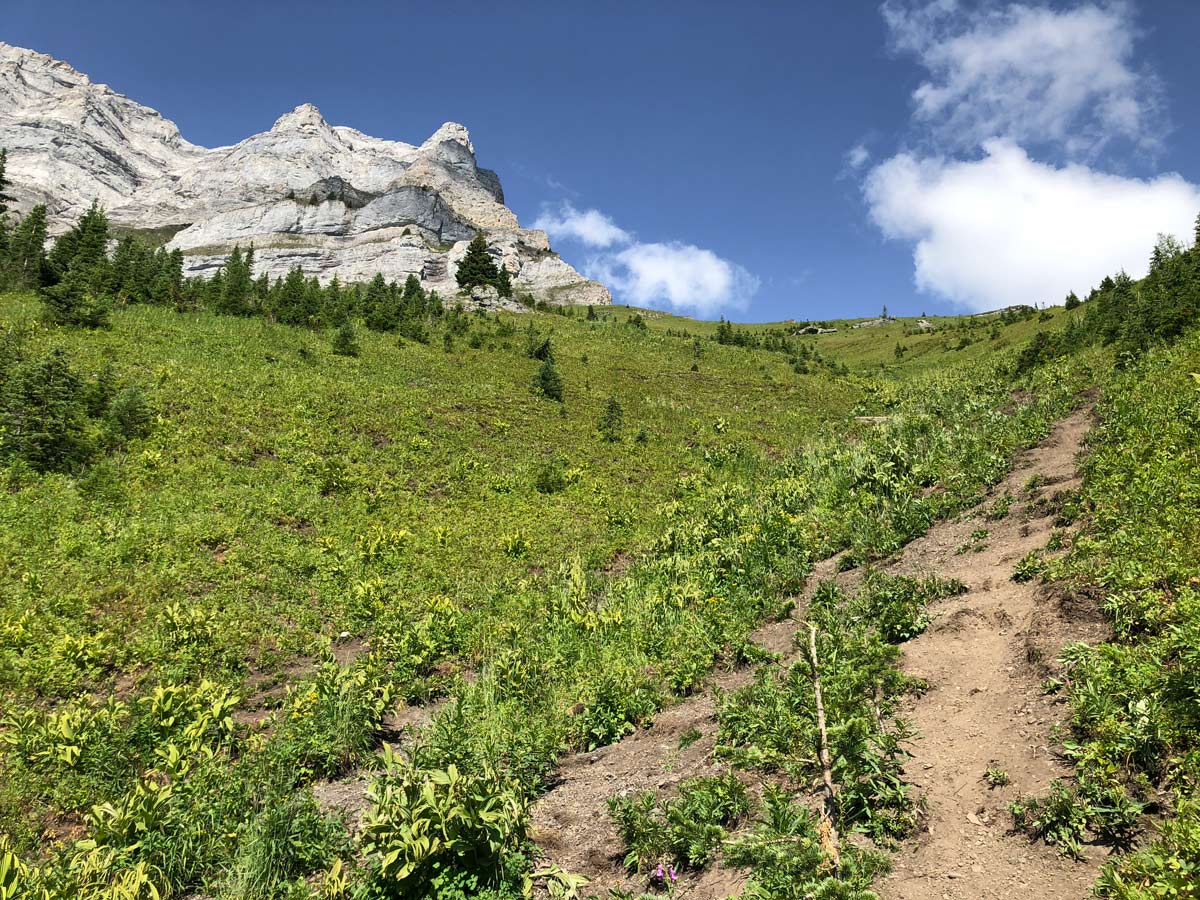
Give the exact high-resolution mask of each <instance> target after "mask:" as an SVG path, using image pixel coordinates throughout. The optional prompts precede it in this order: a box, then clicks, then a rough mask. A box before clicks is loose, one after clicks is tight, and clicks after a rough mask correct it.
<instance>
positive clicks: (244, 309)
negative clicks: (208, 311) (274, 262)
mask: <svg viewBox="0 0 1200 900" xmlns="http://www.w3.org/2000/svg"><path fill="white" fill-rule="evenodd" d="M253 253H254V250H253V248H251V249H250V251H249V252H248V253H247V254H246V255H245V256H243V255H242V248H241V247H240V246H238V245H236V244H235V245H234V248H233V252H232V253H231V254H229V259H228V260H226V261H225V278H224V281H223V283H222V285H221V296H220V298H219V299H218V301H217V305H216V311H217V312H219V313H224V314H225V315H227V316H244V315H246V314H248V313H249V312H250V295H251V293H252V292H253V290H254V280H253V276H252V273H251V271H250V262H251V259H250V257H251V255H252V254H253Z"/></svg>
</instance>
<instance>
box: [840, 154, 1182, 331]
mask: <svg viewBox="0 0 1200 900" xmlns="http://www.w3.org/2000/svg"><path fill="white" fill-rule="evenodd" d="M864 194H865V196H866V199H867V202H868V204H869V206H870V214H871V218H872V219H873V221H874V222H875V223H876V224H877V225H878V226H879V228H880V229H881V230H882V231H883V233H884V235H885V236H887V237H890V238H900V239H903V240H909V241H913V242H915V249H914V252H913V260H914V264H915V280H916V284H917V287H918V288H920V289H922V290H927V291H930V292H933V293H935V294H939V295H941V296H943V297H946V298H948V299H950V300H952V301H955V302H957V303H959V304H962V305H964V306H967V307H970V308H972V309H976V310H985V309H995V308H997V307H1002V306H1008V305H1011V304H1016V303H1029V304H1032V303H1034V302H1038V301H1047V302H1052V303H1057V302H1059V301H1061V299H1062V298H1063V297H1064V296H1065V295H1066V294H1067V292H1068V291H1071V290H1074V291H1082V290H1087V289H1088V288H1090V287H1091V286H1093V285H1095V284H1097V283H1098V282H1099V281H1100V280H1101V279H1102V278H1103V277H1104V276H1105V275H1108V274H1111V273H1113V272H1115V271H1116V270H1118V269H1122V268H1123V269H1124V270H1125V271H1127V272H1128V273H1129V274H1130V275H1132V276H1134V277H1140V276H1141V275H1144V274H1145V272H1146V269H1147V265H1148V259H1149V254H1150V250H1151V248H1152V246H1153V244H1154V240H1155V237H1156V235H1157V233H1158V232H1169V233H1173V234H1175V235H1177V236H1179V237H1181V238H1186V237H1187V236H1188V235H1190V234H1191V230H1192V222H1193V219H1194V217H1195V215H1196V212H1197V210H1200V190H1198V189H1197V188H1196V187H1195V186H1194V185H1192V184H1189V183H1188V182H1187V181H1185V180H1184V179H1183V178H1181V177H1180V176H1179V175H1176V174H1169V175H1161V176H1159V177H1156V178H1153V179H1147V180H1142V179H1137V178H1124V177H1120V176H1116V175H1110V174H1105V173H1103V172H1097V171H1095V170H1093V169H1090V168H1088V167H1087V166H1084V165H1080V164H1069V165H1065V166H1061V167H1059V166H1053V165H1047V164H1044V163H1040V162H1037V161H1035V160H1032V159H1030V157H1029V156H1028V154H1027V153H1026V152H1025V151H1024V150H1023V149H1021V147H1019V146H1017V144H1015V143H1014V142H1012V141H1008V140H995V141H989V142H987V143H985V145H984V155H983V157H982V158H979V159H973V160H954V159H946V158H925V159H920V158H917V157H915V156H913V155H911V154H907V153H902V154H899V155H897V156H894V157H892V158H891V159H889V160H887V161H885V162H884V163H882V164H881V165H879V166H877V167H876V168H875V169H874V170H872V171H871V173H870V174H869V175H868V176H867V179H866V181H865V183H864Z"/></svg>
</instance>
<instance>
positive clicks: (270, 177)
mask: <svg viewBox="0 0 1200 900" xmlns="http://www.w3.org/2000/svg"><path fill="white" fill-rule="evenodd" d="M0 147H7V148H8V151H9V159H8V175H9V178H10V179H11V181H12V188H11V193H12V194H13V195H14V196H15V198H16V201H17V203H16V206H17V208H18V210H23V209H28V208H29V207H30V206H32V205H33V204H35V203H45V204H46V205H47V208H48V211H49V214H50V220H51V225H52V229H54V230H59V231H61V230H63V229H65V228H66V227H68V226H69V224H70V223H71V222H73V221H74V220H75V219H76V218H77V217H78V216H79V214H80V213H81V212H82V211H83V210H84V209H86V208H87V207H88V206H89V205H90V204H91V203H92V201H93V200H99V201H100V203H101V204H102V205H103V206H104V207H105V208H106V209H107V210H108V213H109V216H110V217H111V218H112V220H113V221H114V222H115V223H117V224H120V225H123V226H127V227H134V228H162V227H173V228H177V229H179V232H178V234H176V236H175V237H174V239H173V240H172V242H171V246H172V247H177V248H179V249H181V250H183V252H184V254H185V259H186V267H187V269H188V271H190V272H192V273H197V272H199V273H203V272H206V271H210V270H214V269H215V268H217V267H219V266H220V265H221V264H222V262H223V260H224V257H225V256H226V255H227V254H228V252H229V251H230V250H232V248H233V246H234V245H235V244H241V245H243V246H245V245H246V244H249V243H253V244H254V245H255V248H256V260H257V263H258V265H257V271H258V272H262V271H267V272H269V273H271V274H272V275H273V276H274V275H280V274H283V273H284V272H286V271H287V270H288V269H289V268H291V267H293V266H296V265H299V266H300V267H301V268H303V269H304V270H305V272H307V273H309V274H315V275H317V276H318V277H321V278H322V279H326V280H327V279H329V278H332V277H333V275H334V274H337V275H338V276H339V277H340V278H341V280H342V281H354V280H360V279H365V278H370V277H372V276H373V275H374V274H375V273H376V272H382V273H383V274H384V275H385V276H386V277H389V278H398V279H401V280H402V279H404V278H405V277H407V276H408V275H409V274H415V275H417V276H418V277H420V278H423V280H424V281H425V283H426V286H427V287H429V288H433V289H437V290H439V291H441V292H442V293H443V294H449V293H452V292H453V291H454V290H455V288H456V284H455V282H454V273H455V271H456V268H457V263H458V260H459V259H461V257H462V254H463V253H464V252H465V248H466V242H467V241H469V240H470V239H471V238H472V237H473V236H474V235H475V233H476V232H479V231H482V232H484V233H485V234H486V236H487V238H488V243H489V245H490V247H491V250H492V253H493V255H494V256H496V257H497V260H498V261H499V262H501V263H502V264H503V265H505V266H507V267H508V269H509V271H510V272H511V273H512V276H513V280H514V282H515V284H516V285H517V287H518V289H520V290H526V291H529V292H531V293H533V294H534V295H535V296H539V297H541V298H543V299H546V300H549V301H551V302H582V303H607V302H611V298H610V296H609V294H608V291H607V290H606V289H605V288H604V287H603V286H602V285H600V284H598V283H596V282H593V281H589V280H587V279H585V278H584V277H583V276H581V275H580V274H579V273H578V272H576V271H575V270H574V269H573V268H572V267H571V266H569V265H568V264H567V263H565V262H563V261H562V260H561V259H559V257H558V256H557V255H556V254H554V253H553V251H551V249H550V245H549V243H548V241H547V239H546V235H545V234H544V233H543V232H540V231H528V230H525V229H522V228H521V227H520V224H519V223H518V221H517V217H516V216H515V215H514V214H513V212H512V211H511V210H510V209H508V207H507V206H505V205H504V192H503V189H502V188H501V185H500V179H499V177H498V176H497V175H496V173H495V172H493V171H491V170H490V169H485V168H482V167H480V166H479V165H478V163H477V161H476V157H475V147H474V144H473V143H472V142H471V135H470V132H469V131H468V130H467V128H466V127H465V126H463V125H460V124H458V123H455V122H447V123H445V124H443V125H442V126H441V127H440V128H438V129H437V131H435V132H434V133H433V134H432V135H430V137H429V138H428V139H426V140H425V141H424V142H423V143H421V144H420V145H417V146H414V145H412V144H406V143H403V142H400V141H389V140H384V139H381V138H376V137H372V136H370V135H367V134H363V133H362V132H360V131H357V130H355V129H353V128H350V127H348V126H344V125H332V126H331V125H330V124H329V123H328V122H327V121H326V119H325V117H324V116H323V115H322V114H321V111H320V110H319V109H317V107H316V106H314V105H313V104H311V103H303V104H301V105H299V106H297V107H296V108H295V109H293V110H292V111H291V112H288V113H285V114H284V115H282V116H280V117H279V118H278V119H277V120H276V121H275V123H274V125H273V126H272V127H271V128H270V130H268V131H264V132H261V133H259V134H255V135H251V136H250V137H248V138H246V139H245V140H243V141H240V142H239V143H237V144H234V145H232V146H228V147H217V148H213V149H207V148H204V147H200V146H197V145H195V144H191V143H189V142H188V141H186V140H184V139H183V137H182V136H181V135H180V133H179V129H178V128H177V127H176V125H175V123H174V122H172V121H170V120H169V119H166V118H164V117H163V116H162V115H160V114H159V113H158V112H157V111H156V110H153V109H150V108H149V107H146V106H142V105H141V104H139V103H137V102H135V101H133V100H131V99H129V98H128V97H125V96H123V95H122V94H119V93H117V92H116V91H114V90H112V89H111V88H110V87H108V86H107V85H103V84H96V83H94V82H92V81H91V79H89V78H88V77H87V76H86V75H84V74H82V73H80V72H78V71H76V70H75V69H74V68H72V67H71V66H70V65H69V64H67V63H65V62H62V61H61V60H57V59H55V58H53V57H51V56H47V55H46V54H43V53H37V52H35V51H33V50H27V49H24V48H21V47H15V46H13V45H11V44H6V43H3V42H0Z"/></svg>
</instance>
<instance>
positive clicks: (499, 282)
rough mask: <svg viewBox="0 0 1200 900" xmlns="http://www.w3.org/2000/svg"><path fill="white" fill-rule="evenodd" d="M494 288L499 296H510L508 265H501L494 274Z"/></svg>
mask: <svg viewBox="0 0 1200 900" xmlns="http://www.w3.org/2000/svg"><path fill="white" fill-rule="evenodd" d="M496 290H497V291H498V292H499V294H500V296H501V297H511V296H512V294H513V286H512V277H511V276H510V275H509V274H508V266H505V265H501V266H500V267H499V271H498V272H497V275H496Z"/></svg>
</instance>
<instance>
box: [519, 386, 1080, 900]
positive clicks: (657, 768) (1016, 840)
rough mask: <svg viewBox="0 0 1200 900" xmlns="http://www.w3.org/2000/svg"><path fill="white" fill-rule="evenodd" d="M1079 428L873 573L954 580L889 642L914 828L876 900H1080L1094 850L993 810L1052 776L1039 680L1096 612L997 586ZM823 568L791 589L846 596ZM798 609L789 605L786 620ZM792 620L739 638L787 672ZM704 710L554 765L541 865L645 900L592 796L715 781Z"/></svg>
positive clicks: (1044, 508) (729, 874)
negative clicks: (895, 661)
mask: <svg viewBox="0 0 1200 900" xmlns="http://www.w3.org/2000/svg"><path fill="white" fill-rule="evenodd" d="M1090 416H1091V412H1090V408H1089V409H1081V410H1079V411H1077V412H1075V413H1074V414H1072V415H1071V416H1069V417H1067V418H1065V419H1063V420H1062V421H1060V422H1059V423H1058V424H1057V425H1056V426H1055V428H1054V429H1053V431H1052V433H1051V434H1050V436H1049V437H1048V438H1047V439H1046V440H1045V441H1043V442H1042V443H1041V444H1039V445H1038V446H1036V447H1034V448H1033V449H1031V450H1029V451H1027V452H1025V453H1024V454H1022V455H1021V456H1020V457H1018V459H1017V460H1016V461H1015V465H1014V469H1013V471H1012V472H1011V473H1010V474H1009V476H1008V477H1007V478H1006V479H1005V480H1004V481H1003V482H1001V483H1000V484H998V485H997V486H996V487H995V488H994V489H993V491H992V493H991V495H990V497H989V499H988V500H987V501H985V502H984V503H983V504H981V505H980V506H979V507H978V508H976V509H974V510H972V511H970V512H968V513H966V514H964V515H963V516H961V517H960V518H959V519H957V520H954V521H949V522H943V523H939V524H937V525H935V526H934V527H933V528H932V529H930V531H929V532H928V533H927V534H926V535H925V536H924V537H922V538H920V539H918V540H916V541H914V542H913V543H911V544H910V545H909V546H908V547H907V548H906V549H905V551H904V552H903V553H902V554H901V556H900V557H899V558H898V560H897V561H896V562H895V563H894V564H892V565H891V566H889V567H888V568H889V570H890V571H894V572H902V573H906V574H907V573H917V574H937V575H940V576H942V577H946V578H958V579H959V580H961V581H962V582H963V583H964V584H965V585H966V586H967V591H966V592H965V593H963V594H961V595H959V596H957V597H953V598H950V599H947V600H944V601H941V602H940V603H938V604H935V606H934V607H933V608H932V609H931V611H930V612H931V614H932V616H933V622H932V624H931V625H930V627H929V628H928V629H927V630H926V632H925V633H924V634H922V635H921V636H919V637H917V638H916V639H914V640H912V641H910V642H909V643H907V644H906V645H904V651H903V660H902V665H903V668H904V669H905V671H906V672H908V673H909V674H913V675H917V676H920V677H922V678H924V679H925V680H926V681H927V682H928V683H929V690H928V692H926V693H925V694H924V695H923V696H921V697H919V698H914V699H912V700H911V701H910V703H909V708H908V709H907V710H906V711H905V713H906V715H907V716H908V717H909V718H910V719H911V721H912V722H913V724H914V726H915V729H916V730H917V732H918V736H917V737H916V738H915V739H914V740H913V742H912V744H911V746H910V749H911V750H912V752H913V759H912V760H910V761H909V764H908V765H907V766H906V772H907V776H908V780H909V781H910V782H911V783H912V784H913V785H914V786H915V787H916V789H917V791H918V793H919V795H920V796H922V797H923V798H924V800H925V803H926V805H927V819H926V825H927V827H926V829H925V831H924V832H923V833H922V834H920V835H918V836H916V837H915V838H913V839H912V840H910V841H909V842H907V843H906V844H905V846H904V847H903V848H902V849H901V851H900V852H899V853H898V854H896V857H895V861H894V865H895V867H894V871H893V872H892V873H891V874H890V875H889V876H887V877H886V878H884V879H883V880H882V881H881V882H880V883H879V884H878V885H877V886H876V887H877V890H878V891H879V893H880V895H881V896H882V897H883V898H895V900H924V898H963V900H967V898H972V900H974V898H993V897H994V898H1000V897H1021V898H1023V900H1043V898H1045V900H1049V898H1054V900H1060V898H1072V897H1078V898H1082V897H1085V896H1086V895H1087V894H1088V890H1089V888H1090V886H1091V884H1092V882H1093V881H1094V879H1095V877H1096V873H1097V870H1098V867H1099V864H1100V862H1101V859H1100V854H1099V853H1098V852H1095V851H1091V852H1090V853H1089V855H1088V858H1087V859H1086V860H1085V861H1083V862H1075V861H1071V860H1068V859H1064V858H1062V857H1060V856H1059V855H1058V854H1057V853H1056V852H1055V851H1054V850H1052V849H1050V848H1047V847H1046V846H1044V845H1041V844H1033V843H1030V842H1029V841H1028V840H1026V839H1025V838H1024V837H1022V836H1020V835H1013V834H1010V833H1009V822H1010V817H1009V816H1008V814H1007V813H1006V812H1005V810H1004V807H1005V806H1006V805H1007V804H1008V803H1009V802H1010V801H1011V800H1013V799H1016V798H1017V797H1019V796H1021V795H1024V794H1027V793H1031V792H1038V791H1041V790H1044V789H1045V788H1046V787H1047V786H1048V785H1049V784H1050V782H1051V781H1052V780H1053V779H1054V778H1055V777H1058V776H1061V775H1065V774H1067V772H1068V770H1067V768H1066V767H1065V766H1064V765H1063V764H1062V762H1061V761H1060V760H1059V759H1058V758H1057V757H1056V756H1055V754H1054V752H1053V750H1052V749H1051V748H1052V747H1054V745H1055V744H1054V741H1053V739H1052V737H1051V729H1052V728H1053V726H1054V725H1055V724H1056V723H1059V722H1063V721H1065V720H1066V717H1067V715H1068V713H1067V708H1066V707H1065V706H1064V705H1061V704H1059V703H1058V702H1056V698H1055V697H1054V696H1047V695H1046V694H1044V693H1043V691H1042V690H1041V683H1042V681H1043V679H1044V678H1045V677H1046V675H1047V674H1048V672H1049V671H1050V669H1049V666H1050V665H1052V664H1053V660H1054V659H1055V658H1056V657H1057V655H1058V651H1059V650H1060V649H1061V647H1062V646H1063V645H1064V644H1065V643H1068V642H1070V641H1074V640H1095V639H1098V638H1100V637H1102V636H1103V626H1102V625H1101V624H1100V621H1099V617H1098V616H1096V615H1094V614H1091V613H1089V612H1088V611H1086V610H1079V609H1072V610H1069V611H1068V610H1064V609H1063V608H1061V606H1060V603H1059V601H1057V600H1056V599H1054V598H1053V597H1052V596H1051V595H1050V594H1048V593H1047V591H1046V590H1045V588H1044V587H1042V586H1041V585H1039V584H1038V583H1037V582H1036V581H1031V582H1024V583H1017V582H1014V581H1013V580H1012V574H1013V570H1014V567H1015V566H1016V564H1017V562H1018V561H1020V560H1021V559H1022V558H1023V557H1024V556H1025V555H1026V554H1027V553H1029V552H1030V551H1031V550H1036V549H1040V548H1043V547H1045V546H1046V542H1047V540H1048V539H1049V537H1050V534H1051V530H1052V528H1053V527H1054V518H1055V517H1054V515H1053V512H1052V511H1053V509H1054V507H1055V505H1056V504H1055V503H1054V500H1055V498H1056V497H1057V495H1059V494H1061V493H1063V492H1065V491H1070V490H1072V489H1074V488H1076V487H1077V486H1078V473H1077V469H1076V458H1077V456H1078V454H1079V452H1080V450H1081V447H1082V441H1083V437H1084V435H1085V434H1086V433H1087V430H1088V426H1089V423H1090ZM1031 479H1035V480H1034V481H1032V482H1031ZM1031 485H1033V487H1032V489H1030V486H1031ZM1009 495H1011V496H1012V497H1013V498H1014V499H1013V502H1012V504H1011V508H1010V510H1009V512H1008V514H1007V515H1005V516H1003V517H1002V518H988V516H987V513H988V512H989V511H990V510H993V509H995V501H996V500H997V499H999V498H1004V497H1006V496H1009ZM985 529H986V531H987V535H986V537H983V536H981V532H982V531H983V530H985ZM973 536H975V537H974V539H973ZM964 547H966V548H967V549H966V550H965V552H960V551H961V550H962V549H963V548H964ZM835 569H836V566H835V564H834V561H833V560H826V561H825V562H823V563H821V564H819V565H818V566H817V567H816V569H815V571H814V572H813V574H812V577H811V578H810V579H809V582H808V588H807V590H808V591H811V590H812V588H813V587H814V586H815V585H816V584H817V583H818V582H820V581H821V580H822V579H825V578H830V577H836V578H838V579H839V581H842V582H843V583H845V584H846V586H847V587H849V586H851V585H852V584H853V583H855V582H857V580H858V578H859V575H858V573H855V572H848V573H842V574H840V575H835V574H834V572H835ZM805 599H806V598H805V597H801V598H799V603H798V608H800V609H803V607H804V601H805ZM797 624H798V622H797V620H796V619H794V618H793V619H786V620H784V621H782V622H778V623H773V624H771V625H767V626H764V627H763V628H762V629H760V630H759V631H758V632H757V633H756V635H755V638H756V640H757V641H758V642H759V643H760V644H762V645H763V646H765V647H767V648H769V649H771V650H774V651H776V652H779V653H781V654H783V661H782V664H784V665H787V664H790V663H791V662H793V661H794V660H795V659H796V652H795V651H794V649H793V647H792V644H793V641H792V635H793V634H794V632H795V630H796V627H797ZM751 674H752V673H751V672H750V671H748V670H743V671H737V672H731V673H725V674H721V675H718V676H715V677H714V680H713V685H714V687H719V688H724V689H730V688H733V687H736V686H738V685H740V684H744V683H746V682H747V681H748V680H749V679H750V677H751ZM715 714H716V704H715V700H714V697H713V692H712V691H711V690H710V691H708V692H706V693H704V694H699V695H696V696H694V697H691V698H688V699H686V700H684V701H683V702H681V703H679V704H677V705H675V706H673V707H671V708H669V709H666V710H664V711H663V712H662V713H660V715H659V716H658V717H657V719H656V720H655V722H654V724H653V726H652V727H650V728H647V729H644V730H641V731H638V732H637V733H635V734H633V735H630V736H629V737H628V738H626V739H625V740H623V741H620V742H619V743H617V744H614V745H612V746H609V747H604V748H602V749H599V750H596V751H594V752H591V753H580V754H576V755H574V756H571V757H568V758H567V759H565V760H564V761H563V763H562V764H561V766H560V768H559V772H558V777H559V781H558V783H557V784H556V786H555V787H554V788H553V789H552V790H551V791H549V792H548V793H547V794H546V795H545V796H543V797H542V798H541V800H539V802H538V803H537V805H536V806H535V808H534V811H533V824H534V829H535V838H536V840H537V841H538V843H539V845H540V846H541V848H542V850H543V852H544V859H545V860H546V861H547V862H553V863H556V864H558V865H560V866H562V867H563V868H564V869H567V870H568V871H572V872H578V873H581V874H584V875H587V876H588V877H589V878H591V879H592V883H591V885H589V887H588V888H587V891H588V892H589V893H591V894H594V895H596V896H604V895H605V894H606V893H607V891H608V889H609V888H614V887H615V888H623V889H626V890H633V891H635V892H641V891H643V890H645V888H646V882H645V879H644V878H630V877H629V876H628V875H627V874H626V873H625V871H624V869H623V868H622V866H621V856H622V853H623V848H622V846H621V843H620V840H619V838H618V837H617V834H616V831H615V829H614V828H613V826H612V823H611V822H610V820H609V816H608V810H607V801H608V798H610V797H611V796H613V795H614V794H617V793H619V792H622V791H640V790H654V791H656V792H658V793H660V794H664V795H665V794H666V793H668V792H670V791H671V790H672V789H673V788H674V786H675V785H677V784H678V783H679V782H680V781H682V780H683V779H685V778H690V777H694V776H696V775H703V774H712V773H714V772H716V771H718V770H719V769H720V766H719V765H718V764H717V763H716V762H715V761H714V760H713V758H712V751H713V746H714V743H715V736H716V715H715ZM692 729H694V730H695V731H698V732H699V733H700V735H701V736H700V738H699V739H698V740H696V741H695V742H693V743H691V744H690V745H689V746H687V747H686V748H683V749H680V746H679V743H680V740H679V739H680V736H681V735H683V734H684V733H685V732H688V731H690V730H692ZM989 768H995V769H999V770H1003V771H1005V772H1007V774H1008V776H1009V778H1010V783H1009V784H1008V785H1006V786H1003V787H997V788H992V787H989V785H988V784H987V783H986V782H985V781H984V779H983V774H984V772H985V771H987V770H988V769H989ZM746 874H747V873H742V872H737V871H731V870H725V869H722V868H721V867H719V866H717V867H714V868H712V869H710V870H707V871H705V872H703V873H697V874H695V875H692V874H691V873H689V875H688V877H687V880H686V884H685V885H683V887H684V888H685V889H686V891H687V894H688V896H689V897H691V898H695V900H705V898H720V897H727V896H731V895H736V894H737V893H738V892H739V891H740V890H741V887H742V886H743V884H744V881H745V878H746Z"/></svg>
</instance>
